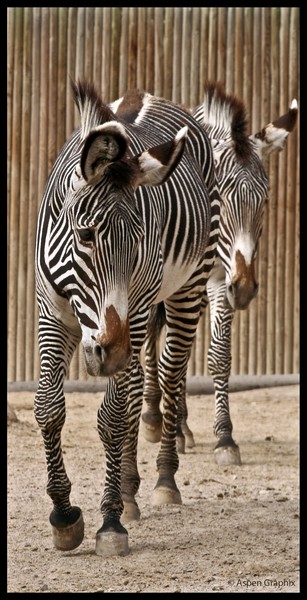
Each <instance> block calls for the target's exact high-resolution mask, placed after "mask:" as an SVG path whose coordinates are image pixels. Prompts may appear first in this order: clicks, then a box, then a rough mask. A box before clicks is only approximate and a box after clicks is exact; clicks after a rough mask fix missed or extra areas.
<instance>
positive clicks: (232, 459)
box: [214, 446, 242, 467]
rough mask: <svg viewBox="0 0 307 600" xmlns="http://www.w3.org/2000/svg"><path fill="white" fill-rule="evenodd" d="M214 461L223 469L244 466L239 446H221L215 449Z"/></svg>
mask: <svg viewBox="0 0 307 600" xmlns="http://www.w3.org/2000/svg"><path fill="white" fill-rule="evenodd" d="M214 460H215V462H216V463H217V464H218V465H220V466H222V467H225V466H230V465H241V464H242V463H241V456H240V450H239V447H238V446H219V447H218V448H215V450H214Z"/></svg>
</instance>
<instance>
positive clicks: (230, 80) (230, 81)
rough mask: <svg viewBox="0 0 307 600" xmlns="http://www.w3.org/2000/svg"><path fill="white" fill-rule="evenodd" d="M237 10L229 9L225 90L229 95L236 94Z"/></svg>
mask: <svg viewBox="0 0 307 600" xmlns="http://www.w3.org/2000/svg"><path fill="white" fill-rule="evenodd" d="M235 11H236V9H235V8H231V7H229V8H228V9H227V41H226V48H227V52H226V59H225V60H226V68H225V69H226V72H225V89H226V92H227V93H231V94H234V93H235V81H234V72H235V69H234V68H233V67H234V60H235V59H234V55H235V54H234V53H235Z"/></svg>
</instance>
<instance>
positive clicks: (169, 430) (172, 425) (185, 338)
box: [152, 274, 201, 505]
mask: <svg viewBox="0 0 307 600" xmlns="http://www.w3.org/2000/svg"><path fill="white" fill-rule="evenodd" d="M197 275H198V274H196V277H197ZM200 290H201V288H200V287H198V286H197V290H195V293H194V294H193V295H192V296H191V287H189V289H188V291H187V290H186V289H182V290H180V292H178V293H177V294H176V295H174V296H173V297H172V300H171V299H168V300H167V301H166V302H165V309H166V324H167V325H166V340H165V347H164V350H163V352H162V354H161V356H160V359H159V362H158V375H159V385H160V388H161V390H162V395H163V421H162V435H161V445H160V450H159V453H158V457H157V470H158V473H159V477H158V481H157V484H156V486H155V489H154V492H153V497H152V504H153V505H160V504H182V500H181V494H180V491H179V489H178V487H177V485H176V482H175V473H176V472H177V470H178V466H179V459H178V452H177V444H176V434H177V409H178V402H179V396H180V393H181V389H182V382H183V381H185V379H186V372H187V364H188V360H189V357H190V351H191V346H192V343H193V339H194V336H195V331H196V327H197V323H198V319H199V310H200V297H199V295H198V294H199V293H201V292H200ZM189 294H190V296H189ZM179 341H180V342H179Z"/></svg>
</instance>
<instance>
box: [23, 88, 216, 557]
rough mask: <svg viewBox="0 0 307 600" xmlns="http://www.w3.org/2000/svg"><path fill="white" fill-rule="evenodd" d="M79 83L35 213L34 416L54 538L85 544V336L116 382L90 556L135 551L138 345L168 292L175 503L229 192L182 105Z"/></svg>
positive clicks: (98, 364) (93, 363)
mask: <svg viewBox="0 0 307 600" xmlns="http://www.w3.org/2000/svg"><path fill="white" fill-rule="evenodd" d="M72 91H73V97H74V101H75V104H76V105H77V107H78V109H79V113H80V127H79V128H77V129H76V130H75V131H74V132H73V134H72V135H71V137H70V138H69V139H68V140H67V141H66V143H65V144H64V146H63V147H62V149H61V150H60V152H59V154H58V156H57V158H56V160H55V163H54V165H53V167H52V169H51V172H50V175H49V177H48V180H47V183H46V187H45V192H44V195H43V198H42V202H41V205H40V209H39V213H38V219H37V231H36V245H35V276H36V297H37V303H38V307H39V317H38V342H39V353H40V376H39V382H38V388H37V392H36V395H35V400H34V415H35V418H36V421H37V423H38V426H39V428H40V431H41V434H42V438H43V443H44V448H45V458H46V464H47V488H46V489H47V494H48V495H49V496H50V498H51V500H52V503H53V508H52V511H51V513H50V516H49V521H50V524H51V531H52V538H53V544H54V546H55V548H56V549H58V550H62V551H67V550H73V549H74V548H77V547H78V546H79V545H80V544H81V543H82V541H83V538H84V520H83V515H82V510H81V508H80V507H78V506H75V505H72V504H71V500H70V494H71V482H70V480H69V478H68V475H67V473H66V469H65V465H64V458H63V452H62V447H61V431H62V428H63V426H64V423H65V397H64V390H63V387H64V379H65V376H66V375H67V372H68V368H69V365H70V362H71V358H72V355H73V353H74V351H75V349H76V348H77V346H78V345H79V344H80V342H81V343H82V348H83V354H84V360H85V365H86V368H87V371H88V373H89V374H90V375H91V376H95V377H106V378H107V386H106V391H105V394H104V396H103V399H102V402H101V406H100V407H99V409H98V413H97V429H98V434H99V437H100V440H101V442H102V444H103V448H104V452H105V465H106V467H105V481H104V490H103V494H102V499H101V504H100V509H101V513H102V517H103V523H102V526H101V527H100V529H98V531H97V533H96V545H95V552H96V554H98V555H99V556H112V555H126V554H127V553H128V552H129V551H130V548H129V544H128V531H127V529H126V528H125V527H124V523H125V522H128V521H129V520H131V518H132V519H133V518H139V515H140V511H139V507H138V505H137V503H136V501H135V494H136V492H137V490H138V488H139V485H140V477H139V474H138V470H137V459H136V452H137V440H138V429H139V422H140V415H141V410H142V386H143V381H144V372H143V369H142V366H141V362H140V352H141V348H142V345H143V343H144V339H145V336H146V327H147V321H148V316H149V311H150V307H151V306H152V305H153V304H155V303H159V302H161V301H163V302H164V306H165V311H166V315H167V339H166V344H165V348H164V351H163V353H162V356H161V358H160V361H159V384H160V386H161V389H162V390H163V401H164V418H163V426H162V436H161V447H160V451H159V453H158V457H157V470H158V473H159V475H158V481H157V484H156V487H155V494H156V498H157V502H158V503H163V502H164V499H165V498H167V500H171V501H172V502H180V501H181V497H180V491H179V490H178V488H177V485H176V482H175V473H176V471H177V469H178V464H179V460H178V454H177V449H176V405H177V401H178V395H179V391H180V382H181V380H182V379H183V378H184V376H185V371H186V368H187V362H188V358H189V352H190V347H191V344H192V341H193V337H194V333H195V330H196V327H197V323H198V320H199V314H200V305H201V298H202V296H203V293H204V289H205V285H206V282H207V279H208V277H209V275H210V272H211V269H212V267H213V264H214V260H215V255H216V248H217V242H218V232H219V213H220V197H219V193H218V188H217V184H216V180H215V169H214V160H213V153H212V148H211V144H210V142H209V140H208V137H207V135H206V133H205V131H204V129H203V127H202V126H201V125H200V124H199V123H197V121H196V120H195V119H194V118H193V117H192V116H191V115H190V114H189V113H188V112H187V111H185V110H184V109H183V108H181V107H179V106H176V105H175V104H173V103H172V102H170V101H166V100H164V99H162V98H161V99H158V98H155V97H153V96H151V95H150V94H147V93H146V92H142V91H138V90H135V91H132V92H130V93H127V94H126V95H125V96H124V97H123V98H121V99H120V100H119V101H117V102H116V103H115V104H114V105H113V106H111V105H107V104H105V103H104V102H103V100H102V97H101V95H100V94H99V92H98V91H97V89H96V87H95V85H94V84H93V83H92V82H89V81H86V80H85V81H77V82H72ZM206 182H207V184H208V185H207V184H206ZM125 512H126V518H125Z"/></svg>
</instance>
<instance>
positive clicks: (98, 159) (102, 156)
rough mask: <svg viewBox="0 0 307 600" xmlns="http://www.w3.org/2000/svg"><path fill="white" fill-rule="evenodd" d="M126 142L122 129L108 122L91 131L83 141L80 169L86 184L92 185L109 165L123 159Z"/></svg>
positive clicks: (114, 122) (117, 124)
mask: <svg viewBox="0 0 307 600" xmlns="http://www.w3.org/2000/svg"><path fill="white" fill-rule="evenodd" d="M127 146H128V140H127V136H126V132H125V129H124V127H123V126H122V125H121V124H120V123H118V122H117V121H108V122H107V123H104V124H103V125H99V126H98V127H95V128H94V129H92V130H91V131H90V133H89V135H88V136H87V138H86V139H85V142H84V147H83V150H82V154H81V161H80V167H81V172H82V175H83V177H84V179H85V181H86V182H87V183H90V184H91V185H94V184H95V183H97V181H99V179H100V177H101V175H102V173H103V171H104V170H105V169H106V168H107V167H108V166H109V164H110V163H112V162H114V161H117V160H119V159H121V158H122V157H123V155H124V154H125V152H126V150H127Z"/></svg>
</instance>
